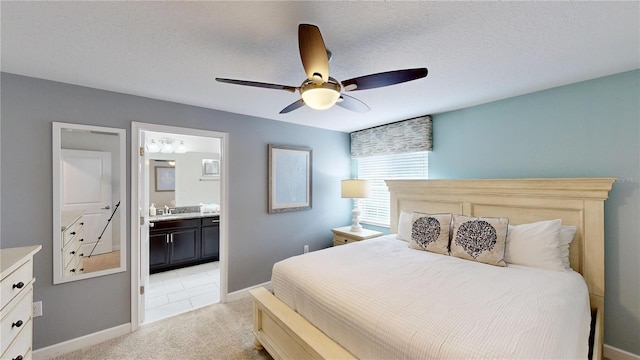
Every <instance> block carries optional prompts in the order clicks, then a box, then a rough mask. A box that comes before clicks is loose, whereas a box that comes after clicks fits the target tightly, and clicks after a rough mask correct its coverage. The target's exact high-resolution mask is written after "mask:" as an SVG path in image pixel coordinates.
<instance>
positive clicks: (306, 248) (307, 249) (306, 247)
mask: <svg viewBox="0 0 640 360" xmlns="http://www.w3.org/2000/svg"><path fill="white" fill-rule="evenodd" d="M308 252H309V245H305V246H304V253H305V254H306V253H308Z"/></svg>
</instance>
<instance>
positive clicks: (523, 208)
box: [250, 178, 615, 359]
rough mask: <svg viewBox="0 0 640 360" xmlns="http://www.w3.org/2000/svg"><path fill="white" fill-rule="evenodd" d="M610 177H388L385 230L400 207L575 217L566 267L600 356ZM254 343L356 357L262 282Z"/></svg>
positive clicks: (276, 352) (525, 218)
mask: <svg viewBox="0 0 640 360" xmlns="http://www.w3.org/2000/svg"><path fill="white" fill-rule="evenodd" d="M614 181H615V179H614V178H566V179H481V180H387V181H386V183H387V186H388V188H389V192H390V195H391V204H390V206H391V233H392V234H393V233H396V232H397V226H398V224H397V221H398V216H399V214H400V211H401V210H404V211H407V212H413V211H417V212H425V213H441V212H446V213H454V214H465V215H473V216H488V217H507V218H509V223H510V224H514V225H515V224H522V223H529V222H534V221H540V220H549V219H562V224H563V225H575V226H576V227H577V232H576V235H575V237H574V240H573V242H572V243H571V246H570V249H569V252H570V262H571V267H572V268H573V269H574V270H575V271H577V272H579V273H580V274H582V276H583V277H584V279H585V281H586V283H587V287H588V288H589V298H590V302H591V309H592V314H593V318H594V320H595V326H593V330H592V336H593V337H594V341H593V356H592V358H593V359H602V341H603V331H604V330H603V315H604V201H605V200H606V199H607V197H608V194H609V191H610V190H611V187H612V186H613V183H614ZM250 292H251V295H252V296H253V298H254V314H253V333H254V335H255V344H256V347H257V348H259V349H262V348H263V347H264V348H265V349H266V350H267V351H268V352H269V354H270V355H271V356H272V357H273V358H275V359H355V357H354V356H353V355H352V354H350V353H349V352H348V351H347V350H346V349H344V348H342V347H341V346H340V345H339V344H337V343H336V342H334V341H333V340H332V339H331V338H329V337H328V336H327V335H325V334H324V333H323V332H321V331H320V330H318V329H317V328H315V327H314V326H313V325H311V324H310V323H309V322H307V321H306V320H305V319H304V318H303V317H302V316H300V315H299V314H298V313H296V312H295V311H294V310H292V309H291V308H289V307H288V306H287V305H286V304H284V303H283V302H282V301H280V300H279V299H278V298H276V297H275V296H274V295H273V294H272V293H271V292H270V291H268V290H267V289H265V288H258V289H254V290H251V291H250Z"/></svg>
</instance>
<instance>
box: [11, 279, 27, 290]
mask: <svg viewBox="0 0 640 360" xmlns="http://www.w3.org/2000/svg"><path fill="white" fill-rule="evenodd" d="M23 287H24V283H23V282H22V281H20V282H19V283H17V284H13V288H14V289H15V288H18V289H22V288H23Z"/></svg>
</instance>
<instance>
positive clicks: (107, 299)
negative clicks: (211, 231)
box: [0, 73, 351, 349]
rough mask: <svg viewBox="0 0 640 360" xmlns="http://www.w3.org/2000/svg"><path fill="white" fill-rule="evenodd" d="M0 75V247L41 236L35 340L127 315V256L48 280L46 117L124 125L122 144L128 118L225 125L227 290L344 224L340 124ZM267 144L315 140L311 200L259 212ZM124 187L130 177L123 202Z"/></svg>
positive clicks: (344, 148)
mask: <svg viewBox="0 0 640 360" xmlns="http://www.w3.org/2000/svg"><path fill="white" fill-rule="evenodd" d="M0 81H1V95H2V104H1V116H2V123H1V130H0V134H1V150H0V155H1V168H2V172H1V179H0V183H1V184H2V189H1V191H2V200H1V203H0V205H1V210H0V213H1V214H2V229H1V232H0V235H1V238H0V239H1V240H0V241H1V244H0V247H2V248H6V247H15V246H25V245H36V244H40V245H42V251H40V253H38V254H37V255H36V256H35V277H36V278H37V280H36V283H35V291H34V301H38V300H41V301H42V302H43V310H44V316H42V317H39V318H36V319H34V348H35V349H38V348H42V347H45V346H49V345H52V344H57V343H60V342H63V341H66V340H70V339H74V338H77V337H80V336H83V335H86V334H91V333H94V332H97V331H100V330H104V329H108V328H111V327H114V326H117V325H121V324H124V323H128V322H129V321H130V300H131V298H130V284H131V281H130V279H131V272H130V265H131V261H130V259H127V268H128V269H129V270H128V271H127V272H126V273H119V274H114V275H108V276H102V277H98V278H94V279H88V280H82V281H76V282H71V283H66V284H61V285H55V286H54V285H53V284H52V280H53V275H52V180H51V172H52V164H51V122H53V121H59V122H69V123H78V124H88V125H102V126H109V127H115V128H123V129H127V144H128V147H130V143H131V122H132V121H136V122H146V123H157V124H164V125H173V126H181V127H189V128H197V129H205V130H212V131H220V132H226V133H228V134H229V157H228V159H229V180H230V181H229V217H228V218H229V224H228V225H229V291H230V292H233V291H236V290H240V289H244V288H246V287H249V286H253V285H256V284H259V283H262V282H265V281H269V280H270V278H271V267H272V265H273V264H274V263H275V262H276V261H279V260H281V259H284V258H287V257H290V256H292V255H297V254H300V253H302V248H303V245H304V244H309V245H310V249H311V250H317V249H320V248H324V247H328V246H330V245H331V242H332V235H331V231H330V228H332V227H335V226H343V225H346V224H348V223H350V217H351V202H350V201H349V200H348V199H341V198H340V180H341V179H345V178H348V177H349V175H350V160H349V135H348V134H346V133H341V132H335V131H327V130H321V129H317V128H311V127H305V126H299V125H295V124H290V123H284V122H278V121H272V120H267V119H260V118H255V117H247V116H242V115H238V114H231V113H225V112H221V111H215V110H210V109H204V108H198V107H193V106H187V105H181V104H176V103H169V102H164V101H159V100H153V99H148V98H142V97H136V96H130V95H124V94H119V93H113V92H108V91H101V90H96V89H89V88H84V87H78V86H74V85H68V84H62V83H56V82H51V81H45V80H40V79H34V78H29V77H22V76H17V75H12V74H7V73H2V74H1V79H0ZM292 116H304V115H303V114H300V115H296V114H292ZM267 144H287V145H305V146H309V147H311V148H313V209H311V210H308V211H300V212H292V213H285V214H271V215H270V214H267V212H266V207H267V203H266V199H267V158H268V157H267ZM127 154H128V155H127V159H128V160H127V161H130V160H129V158H130V149H128V150H127ZM129 169H130V164H127V171H129ZM127 181H128V183H130V174H128V176H127ZM130 195H131V193H130V186H129V187H128V189H127V201H128V204H127V205H129V203H130ZM128 211H130V210H129V209H128ZM129 218H130V216H129V214H127V219H129ZM128 225H129V224H128ZM127 234H129V230H128V229H127ZM128 241H130V239H128Z"/></svg>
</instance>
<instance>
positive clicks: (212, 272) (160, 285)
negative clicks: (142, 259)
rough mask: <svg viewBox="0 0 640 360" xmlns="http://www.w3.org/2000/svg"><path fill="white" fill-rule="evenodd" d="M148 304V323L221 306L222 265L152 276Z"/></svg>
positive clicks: (195, 267) (211, 263)
mask: <svg viewBox="0 0 640 360" xmlns="http://www.w3.org/2000/svg"><path fill="white" fill-rule="evenodd" d="M146 302H147V303H146V314H145V315H146V316H145V323H150V322H153V321H156V320H160V319H164V318H167V317H170V316H173V315H177V314H180V313H183V312H187V311H191V310H193V309H197V308H199V307H203V306H206V305H210V304H213V303H217V302H220V263H219V262H217V261H216V262H210V263H206V264H202V265H196V266H191V267H186V268H182V269H176V270H171V271H165V272H161V273H157V274H151V275H150V276H149V290H148V291H147V297H146Z"/></svg>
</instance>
